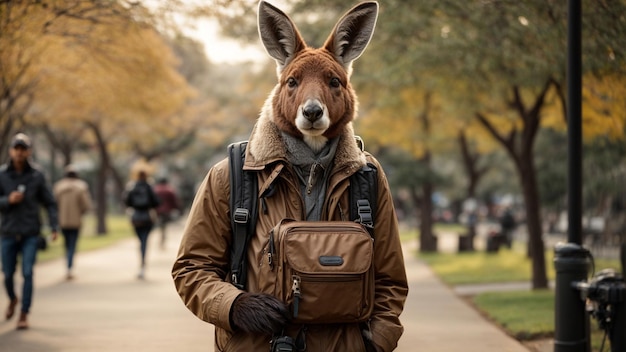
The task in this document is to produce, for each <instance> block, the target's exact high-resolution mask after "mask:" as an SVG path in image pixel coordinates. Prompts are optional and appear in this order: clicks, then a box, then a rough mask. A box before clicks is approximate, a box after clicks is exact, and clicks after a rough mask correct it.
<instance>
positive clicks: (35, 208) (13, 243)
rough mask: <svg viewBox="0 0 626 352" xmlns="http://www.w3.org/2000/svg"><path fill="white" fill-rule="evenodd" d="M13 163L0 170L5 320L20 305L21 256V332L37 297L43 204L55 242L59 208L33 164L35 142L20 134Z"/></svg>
mask: <svg viewBox="0 0 626 352" xmlns="http://www.w3.org/2000/svg"><path fill="white" fill-rule="evenodd" d="M9 155H10V161H9V162H8V163H7V164H5V165H3V166H2V167H1V168H0V213H1V214H2V225H1V226H0V243H1V248H2V272H3V273H4V288H5V289H6V292H7V295H8V296H9V306H8V307H7V310H6V312H5V318H6V319H7V320H8V319H11V318H12V317H13V315H14V314H15V308H16V306H17V303H18V298H17V295H16V294H15V286H14V281H13V276H14V274H15V270H16V266H17V258H18V256H20V255H21V262H22V275H23V278H24V284H23V288H22V309H21V314H20V318H19V321H18V323H17V328H18V329H28V320H27V317H28V313H29V311H30V306H31V302H32V295H33V269H34V264H35V262H36V259H37V239H38V237H39V235H40V231H41V219H40V217H39V213H40V209H39V207H40V205H41V206H44V207H45V208H46V210H47V212H48V222H49V224H50V228H51V232H52V234H51V235H52V240H56V238H57V227H58V219H57V205H56V202H55V199H54V196H53V195H52V192H51V191H50V189H49V187H48V185H47V184H46V179H45V177H44V175H43V173H42V172H41V171H39V170H38V169H37V168H35V166H34V165H33V164H32V163H31V162H30V161H29V157H30V156H31V140H30V138H29V137H28V136H27V135H25V134H23V133H18V134H17V135H15V137H13V139H12V140H11V147H10V150H9Z"/></svg>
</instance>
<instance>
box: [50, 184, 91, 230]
mask: <svg viewBox="0 0 626 352" xmlns="http://www.w3.org/2000/svg"><path fill="white" fill-rule="evenodd" d="M52 192H53V193H54V198H56V200H57V203H58V207H59V226H60V227H61V229H80V227H81V225H82V216H83V215H84V214H85V213H86V212H87V211H88V210H89V209H91V196H90V195H89V188H88V186H87V183H86V182H85V181H83V180H81V179H79V178H73V177H65V178H62V179H61V180H59V181H58V182H57V183H55V184H54V188H53V190H52Z"/></svg>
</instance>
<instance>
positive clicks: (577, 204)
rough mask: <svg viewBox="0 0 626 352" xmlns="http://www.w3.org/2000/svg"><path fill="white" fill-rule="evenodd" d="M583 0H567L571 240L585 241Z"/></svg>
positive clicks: (569, 211) (569, 230) (569, 217)
mask: <svg viewBox="0 0 626 352" xmlns="http://www.w3.org/2000/svg"><path fill="white" fill-rule="evenodd" d="M580 3H581V1H580V0H569V1H568V7H569V8H568V18H567V22H568V29H567V134H568V140H567V143H568V185H567V186H568V189H567V192H568V216H567V220H568V236H567V238H568V241H569V242H570V243H576V244H579V245H580V244H582V243H583V236H582V185H583V182H582V159H583V158H582V123H581V121H582V50H581V46H582V44H581V42H582V40H581V27H582V25H581V17H582V16H581V5H580Z"/></svg>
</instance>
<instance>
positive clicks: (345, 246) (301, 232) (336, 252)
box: [281, 222, 374, 323]
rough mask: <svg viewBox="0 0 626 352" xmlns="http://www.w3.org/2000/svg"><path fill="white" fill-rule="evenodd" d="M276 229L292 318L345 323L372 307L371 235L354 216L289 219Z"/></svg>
mask: <svg viewBox="0 0 626 352" xmlns="http://www.w3.org/2000/svg"><path fill="white" fill-rule="evenodd" d="M283 226H284V227H283V228H282V229H281V235H282V236H281V237H282V238H281V239H282V241H281V249H282V251H281V252H282V257H283V260H284V263H285V268H284V269H285V270H284V272H283V275H284V276H283V287H284V290H283V294H284V301H285V302H286V303H287V304H288V305H290V307H291V311H292V316H293V319H294V321H295V322H297V323H348V322H360V321H365V320H367V319H368V318H369V315H370V314H371V311H372V309H373V299H374V280H373V269H372V257H373V243H372V238H371V236H370V235H369V233H368V232H367V230H365V229H364V228H363V226H361V225H360V224H357V223H353V222H290V223H286V224H283Z"/></svg>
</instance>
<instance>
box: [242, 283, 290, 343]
mask: <svg viewBox="0 0 626 352" xmlns="http://www.w3.org/2000/svg"><path fill="white" fill-rule="evenodd" d="M230 319H231V322H232V325H233V326H234V327H235V328H236V329H240V330H242V331H244V332H248V333H263V334H274V333H278V332H280V331H281V330H282V329H283V327H284V326H285V325H286V324H287V322H288V321H289V311H288V310H287V307H286V306H285V304H284V303H283V302H281V301H280V300H278V299H277V298H276V297H274V296H271V295H268V294H266V293H249V292H246V293H242V294H241V295H239V296H238V297H237V298H236V299H235V302H233V305H232V307H231V308H230Z"/></svg>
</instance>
